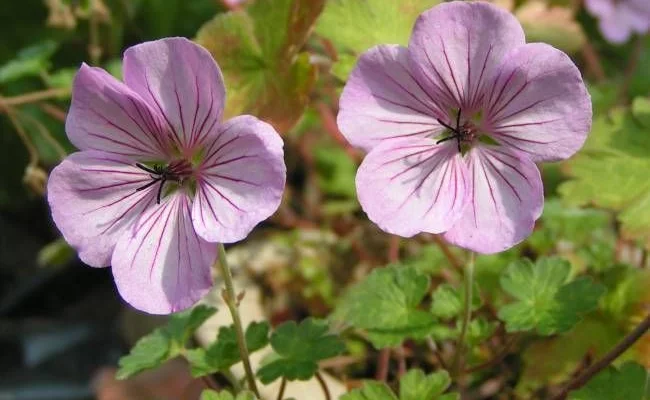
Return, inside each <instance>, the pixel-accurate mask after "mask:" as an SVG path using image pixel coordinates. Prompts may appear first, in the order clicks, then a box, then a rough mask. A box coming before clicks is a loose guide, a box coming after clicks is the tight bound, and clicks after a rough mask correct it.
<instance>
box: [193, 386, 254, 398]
mask: <svg viewBox="0 0 650 400" xmlns="http://www.w3.org/2000/svg"><path fill="white" fill-rule="evenodd" d="M256 399H257V397H255V395H254V394H253V393H251V392H249V391H248V390H246V391H243V392H241V393H239V394H238V395H237V397H235V396H233V395H232V393H230V392H228V391H225V390H222V391H221V392H215V391H214V390H210V389H206V390H204V391H203V393H201V399H200V400H256Z"/></svg>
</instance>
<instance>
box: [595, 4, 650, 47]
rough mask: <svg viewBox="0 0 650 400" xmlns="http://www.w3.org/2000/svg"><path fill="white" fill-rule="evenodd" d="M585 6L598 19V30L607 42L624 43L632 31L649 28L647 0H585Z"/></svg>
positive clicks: (649, 7) (642, 31)
mask: <svg viewBox="0 0 650 400" xmlns="http://www.w3.org/2000/svg"><path fill="white" fill-rule="evenodd" d="M585 6H586V7H587V10H588V11H589V12H590V13H591V14H592V15H593V16H595V17H596V18H598V19H599V20H600V21H599V26H600V31H601V32H602V34H603V36H604V37H605V39H607V40H608V41H609V42H612V43H616V44H620V43H625V42H627V40H628V39H629V38H630V36H631V35H632V33H634V32H636V33H639V34H644V33H646V32H648V30H650V1H648V0H586V2H585Z"/></svg>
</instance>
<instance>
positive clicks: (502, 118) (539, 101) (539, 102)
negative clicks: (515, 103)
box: [494, 96, 556, 121]
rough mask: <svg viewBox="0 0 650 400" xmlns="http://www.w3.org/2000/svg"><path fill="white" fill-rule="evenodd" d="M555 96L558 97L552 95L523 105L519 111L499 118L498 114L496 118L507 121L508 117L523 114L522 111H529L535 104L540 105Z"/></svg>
mask: <svg viewBox="0 0 650 400" xmlns="http://www.w3.org/2000/svg"><path fill="white" fill-rule="evenodd" d="M555 97H556V96H551V97H549V98H547V99H541V100H537V101H535V102H533V103H532V104H530V105H528V106H526V107H523V108H521V109H519V110H517V111H514V112H512V113H510V114H508V115H506V116H505V117H499V118H497V117H496V115H495V116H494V120H497V121H505V120H508V119H510V118H512V117H514V116H515V115H517V114H521V113H522V112H524V111H528V110H530V109H531V108H533V107H535V106H537V105H539V104H541V103H543V102H545V101H549V100H553V99H554V98H555Z"/></svg>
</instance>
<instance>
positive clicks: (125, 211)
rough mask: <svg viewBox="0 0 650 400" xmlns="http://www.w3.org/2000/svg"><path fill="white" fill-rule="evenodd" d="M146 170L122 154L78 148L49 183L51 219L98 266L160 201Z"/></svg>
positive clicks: (107, 261)
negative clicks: (143, 188) (137, 221)
mask: <svg viewBox="0 0 650 400" xmlns="http://www.w3.org/2000/svg"><path fill="white" fill-rule="evenodd" d="M148 182H151V177H150V176H149V174H147V173H146V172H144V171H142V170H140V169H138V168H136V167H135V166H134V165H133V162H132V161H131V160H129V159H128V158H125V157H123V156H118V155H115V154H111V153H106V152H100V151H94V150H89V151H82V152H79V153H73V154H71V155H70V156H68V157H67V158H66V159H65V160H63V162H62V163H61V164H59V165H58V166H57V167H56V168H54V170H52V173H51V174H50V178H49V180H48V183H47V197H48V201H49V203H50V208H51V209H52V218H53V219H54V222H55V223H56V226H57V227H58V228H59V230H60V231H61V233H62V234H63V237H64V238H65V240H66V241H67V242H68V243H69V244H70V245H71V246H72V247H74V248H76V249H77V250H78V251H79V257H80V258H81V260H83V262H85V263H86V264H88V265H91V266H93V267H105V266H108V265H109V264H110V260H111V254H112V253H113V248H114V247H115V243H117V239H118V238H119V236H120V235H121V234H122V232H124V231H125V230H126V229H127V227H128V226H129V225H131V224H133V223H134V221H135V220H136V219H137V218H138V216H140V215H141V214H142V213H143V212H144V211H145V210H146V209H147V208H149V207H150V206H151V205H153V204H155V202H156V192H155V189H154V188H151V189H150V190H141V191H136V189H137V188H139V187H141V186H143V185H145V184H147V183H148Z"/></svg>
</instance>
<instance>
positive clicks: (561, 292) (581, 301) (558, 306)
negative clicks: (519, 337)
mask: <svg viewBox="0 0 650 400" xmlns="http://www.w3.org/2000/svg"><path fill="white" fill-rule="evenodd" d="M570 271H571V266H570V265H569V263H568V262H567V261H565V260H561V259H558V258H546V259H541V260H538V262H537V263H536V264H533V263H532V262H530V261H529V260H521V261H518V262H515V263H513V264H511V265H510V266H509V267H508V269H507V270H506V272H505V274H504V275H503V276H502V278H501V287H502V288H503V289H504V290H505V291H506V292H507V293H509V294H510V295H512V296H513V297H514V298H515V299H517V300H518V301H516V302H514V303H512V304H508V305H506V306H504V307H502V308H501V309H500V310H499V318H501V319H502V320H503V321H505V322H506V329H507V330H508V331H509V332H513V331H527V330H535V331H536V332H537V333H539V334H540V335H552V334H554V333H558V332H566V331H568V330H569V329H571V328H572V327H573V326H574V325H575V324H576V323H577V322H578V321H580V319H581V318H582V316H583V315H585V314H586V313H588V312H589V311H591V310H593V309H595V308H596V307H597V305H598V300H599V299H600V297H601V296H602V295H603V293H604V291H605V290H604V287H603V286H602V285H599V284H595V283H593V282H591V280H590V279H589V278H586V277H584V278H579V279H577V280H575V281H573V282H569V283H567V280H568V278H569V273H570Z"/></svg>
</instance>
